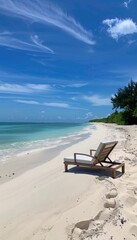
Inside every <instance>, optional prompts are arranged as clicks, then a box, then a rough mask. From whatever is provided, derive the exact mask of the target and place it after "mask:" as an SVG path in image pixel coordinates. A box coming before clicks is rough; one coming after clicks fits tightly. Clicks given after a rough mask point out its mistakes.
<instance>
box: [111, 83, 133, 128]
mask: <svg viewBox="0 0 137 240" xmlns="http://www.w3.org/2000/svg"><path fill="white" fill-rule="evenodd" d="M111 102H112V104H113V108H114V109H122V110H123V111H122V116H123V119H124V120H125V122H126V123H127V124H132V123H137V82H133V81H132V80H131V81H130V83H129V84H128V86H126V87H124V88H120V89H118V92H117V93H116V94H115V95H114V97H112V98H111Z"/></svg>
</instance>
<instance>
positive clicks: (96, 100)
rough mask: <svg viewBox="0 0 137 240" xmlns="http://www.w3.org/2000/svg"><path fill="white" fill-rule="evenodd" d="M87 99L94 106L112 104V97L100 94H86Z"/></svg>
mask: <svg viewBox="0 0 137 240" xmlns="http://www.w3.org/2000/svg"><path fill="white" fill-rule="evenodd" d="M83 98H84V99H85V100H87V101H88V102H90V103H91V104H92V105H94V106H107V105H111V101H110V98H104V97H101V96H99V95H92V96H84V97H83Z"/></svg>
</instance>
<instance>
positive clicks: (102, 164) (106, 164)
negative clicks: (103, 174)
mask: <svg viewBox="0 0 137 240" xmlns="http://www.w3.org/2000/svg"><path fill="white" fill-rule="evenodd" d="M117 143H118V142H117V141H113V142H101V143H100V144H99V146H98V148H97V150H94V149H91V150H90V154H89V155H88V154H84V153H74V156H72V157H66V158H64V165H65V172H67V171H68V165H76V166H77V167H79V166H80V167H88V168H91V169H96V170H98V169H101V170H106V171H110V172H111V174H112V177H113V178H116V171H117V169H119V168H121V170H122V173H124V172H125V164H124V163H119V162H115V161H113V162H112V161H111V159H110V157H109V154H110V153H111V151H112V150H113V148H114V147H115V146H116V144H117ZM93 151H95V154H94V155H93Z"/></svg>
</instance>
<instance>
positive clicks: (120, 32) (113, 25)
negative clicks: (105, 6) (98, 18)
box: [103, 18, 137, 40]
mask: <svg viewBox="0 0 137 240" xmlns="http://www.w3.org/2000/svg"><path fill="white" fill-rule="evenodd" d="M103 24H105V25H107V26H108V29H107V32H108V33H109V34H110V36H111V37H112V38H114V39H115V40H118V38H119V37H122V36H125V35H128V34H133V33H137V24H136V23H135V22H134V21H133V20H132V19H130V18H128V19H123V20H122V19H118V18H114V19H106V20H104V21H103Z"/></svg>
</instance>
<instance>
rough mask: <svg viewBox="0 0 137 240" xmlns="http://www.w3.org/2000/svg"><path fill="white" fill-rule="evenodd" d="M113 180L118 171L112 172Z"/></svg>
mask: <svg viewBox="0 0 137 240" xmlns="http://www.w3.org/2000/svg"><path fill="white" fill-rule="evenodd" d="M112 178H116V170H113V171H112Z"/></svg>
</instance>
